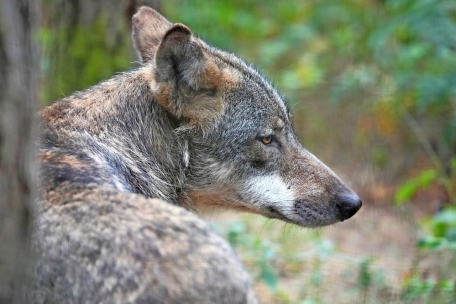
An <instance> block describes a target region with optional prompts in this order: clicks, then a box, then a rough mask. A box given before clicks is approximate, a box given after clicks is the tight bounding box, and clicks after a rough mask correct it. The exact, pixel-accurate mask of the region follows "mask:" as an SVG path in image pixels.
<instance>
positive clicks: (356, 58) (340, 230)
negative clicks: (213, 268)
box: [34, 0, 456, 304]
mask: <svg viewBox="0 0 456 304" xmlns="http://www.w3.org/2000/svg"><path fill="white" fill-rule="evenodd" d="M142 4H147V5H150V6H152V7H154V8H155V9H157V10H158V11H160V12H161V13H162V14H163V15H165V16H166V17H167V18H168V19H169V20H171V21H174V22H181V23H185V24H186V25H188V26H189V27H190V28H191V29H192V30H193V32H194V33H196V34H197V35H199V36H200V37H202V38H203V39H205V40H206V41H207V42H208V43H210V44H211V45H214V46H216V47H219V48H221V49H224V50H228V51H230V52H233V53H235V54H237V55H239V56H240V57H241V58H243V59H245V60H246V61H247V62H250V63H253V64H254V66H256V67H257V68H258V69H259V70H260V71H261V72H262V73H263V74H264V75H265V76H266V77H267V78H269V79H271V80H272V81H273V83H274V84H275V86H276V87H277V89H278V90H280V91H281V92H282V93H284V94H285V95H286V96H287V99H288V100H289V102H290V104H291V106H292V109H293V111H294V117H295V127H296V131H297V132H298V135H299V137H300V139H301V142H302V144H303V145H304V147H306V148H307V149H308V150H309V151H311V152H312V153H313V154H315V155H316V156H317V157H318V158H320V159H321V160H322V161H323V162H325V163H326V164H327V165H328V166H329V167H331V168H332V169H333V170H334V171H335V172H336V173H337V174H338V175H339V176H340V177H341V178H342V179H343V180H344V181H345V182H346V183H347V184H349V185H350V186H351V187H352V188H353V189H354V190H355V191H356V192H357V193H358V194H359V195H360V196H361V198H362V199H363V203H364V205H363V208H362V209H361V211H360V212H359V213H357V214H356V215H355V216H354V218H352V219H350V220H348V221H346V222H344V223H339V224H336V225H334V226H332V227H328V228H322V229H313V230H310V229H303V228H299V227H295V226H292V225H285V224H284V223H282V222H280V221H275V220H266V219H265V218H263V217H261V216H255V215H248V214H232V215H231V214H230V215H228V216H227V215H224V216H223V217H220V218H217V217H214V218H213V219H212V222H213V225H214V229H216V230H217V231H219V233H220V234H222V235H223V236H224V237H225V238H227V239H228V240H229V241H230V243H231V244H232V245H233V246H234V248H235V249H236V251H237V252H238V254H239V256H240V258H241V259H242V260H243V262H244V263H245V265H246V267H247V268H248V270H249V272H250V273H251V274H252V276H253V278H254V280H255V282H256V289H257V293H258V296H259V298H260V300H261V302H262V303H301V304H304V303H306V304H311V303H455V302H456V255H455V253H456V205H455V204H456V189H455V186H456V1H454V0H435V1H434V0H339V1H333V0H287V1H270V0H262V1H260V0H250V1H247V0H237V1H232V0H217V1H207V0H204V1H203V0H193V1H183V0H166V1H160V0H156V1H153V0H151V1H134V0H116V1H112V0H102V1H91V0H75V1H62V0H44V1H43V5H42V9H41V18H42V19H41V20H42V21H41V26H40V27H39V28H38V29H36V32H35V33H34V37H35V39H37V41H38V42H39V43H40V45H41V53H42V54H41V57H40V59H39V71H40V73H41V88H40V97H41V98H40V100H41V102H42V106H45V105H47V104H49V103H51V102H52V101H55V100H57V99H59V98H61V97H63V96H66V95H68V94H70V93H71V92H73V91H75V90H81V89H84V88H87V87H88V86H90V85H93V84H95V83H97V82H99V81H101V80H103V79H107V78H109V77H111V76H112V75H114V74H115V73H118V72H121V71H125V70H128V69H132V68H134V67H136V66H138V63H137V58H136V57H135V53H134V49H133V48H132V43H131V38H130V31H131V28H130V19H131V16H132V14H134V13H135V11H136V8H137V7H138V6H139V5H142Z"/></svg>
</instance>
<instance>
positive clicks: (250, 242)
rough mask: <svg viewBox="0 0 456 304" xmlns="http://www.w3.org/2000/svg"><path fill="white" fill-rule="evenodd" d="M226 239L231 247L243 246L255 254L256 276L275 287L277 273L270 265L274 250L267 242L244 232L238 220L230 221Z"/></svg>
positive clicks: (243, 226) (243, 227) (242, 225)
mask: <svg viewBox="0 0 456 304" xmlns="http://www.w3.org/2000/svg"><path fill="white" fill-rule="evenodd" d="M226 234H227V239H228V241H229V242H230V244H231V245H232V246H233V247H238V246H243V247H244V248H247V250H248V251H249V252H250V253H251V254H253V255H254V256H255V263H256V265H257V267H258V270H259V274H258V278H259V279H261V280H262V281H263V282H265V283H266V284H267V285H268V286H269V287H271V288H272V289H274V290H275V289H277V275H276V273H275V271H274V269H273V268H272V267H271V262H272V261H273V260H274V258H275V251H274V249H273V248H272V247H271V245H270V244H268V243H267V242H265V241H263V240H261V239H259V238H256V237H254V236H253V235H249V234H247V233H246V227H245V225H244V224H243V223H242V222H240V221H234V222H232V223H231V225H230V227H229V230H228V232H227V233H226Z"/></svg>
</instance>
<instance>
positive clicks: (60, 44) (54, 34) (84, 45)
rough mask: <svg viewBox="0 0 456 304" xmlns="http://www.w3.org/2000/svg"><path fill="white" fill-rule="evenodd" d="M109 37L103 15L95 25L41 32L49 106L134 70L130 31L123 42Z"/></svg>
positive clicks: (43, 98) (44, 93) (43, 66)
mask: <svg viewBox="0 0 456 304" xmlns="http://www.w3.org/2000/svg"><path fill="white" fill-rule="evenodd" d="M88 33H90V35H89V34H88ZM109 34H110V32H109V25H108V23H107V18H105V17H104V16H103V15H100V16H99V17H98V18H97V19H96V21H95V22H94V23H93V24H85V25H74V26H71V27H62V28H56V29H49V28H42V29H41V32H40V38H41V42H42V45H43V58H42V63H41V66H42V70H43V74H44V78H45V82H46V83H47V84H48V85H46V86H45V87H44V88H43V91H42V93H43V96H42V100H43V101H44V102H45V103H49V102H51V101H54V100H56V99H59V98H62V97H64V96H65V95H67V94H70V93H72V92H74V91H76V90H82V89H85V88H87V87H89V86H91V85H94V84H96V83H98V82H100V81H102V80H105V79H108V78H110V77H112V76H113V75H114V74H115V73H116V72H121V71H125V70H126V69H128V68H129V67H131V57H132V56H131V52H130V49H131V46H130V45H131V42H130V39H129V33H128V32H127V28H125V33H124V35H123V36H124V37H123V39H117V38H116V37H111V36H110V35H109Z"/></svg>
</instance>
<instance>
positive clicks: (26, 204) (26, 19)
mask: <svg viewBox="0 0 456 304" xmlns="http://www.w3.org/2000/svg"><path fill="white" fill-rule="evenodd" d="M0 7H1V10H0V303H22V302H24V294H25V288H24V285H25V283H24V282H25V281H26V272H27V266H28V265H29V262H30V256H29V246H28V245H29V239H30V232H31V228H32V214H33V210H34V204H35V198H36V165H35V148H34V142H35V140H36V136H35V135H36V132H37V128H36V124H35V122H36V120H35V116H36V114H35V112H36V110H37V105H38V75H39V72H38V66H37V64H38V58H39V57H38V48H37V46H36V44H35V42H36V36H34V34H35V33H34V32H33V30H34V29H37V25H38V22H39V15H40V1H39V0H0Z"/></svg>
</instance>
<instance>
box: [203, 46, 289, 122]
mask: <svg viewBox="0 0 456 304" xmlns="http://www.w3.org/2000/svg"><path fill="white" fill-rule="evenodd" d="M210 53H211V55H213V56H214V57H216V58H217V59H218V60H219V61H220V62H221V63H222V64H223V65H226V66H227V67H228V68H229V69H230V70H231V71H232V73H235V74H237V76H238V77H237V78H238V79H241V81H246V82H248V83H250V84H251V85H252V87H251V89H252V92H253V91H257V92H258V94H259V95H260V96H263V97H264V98H265V99H267V101H268V102H272V103H274V104H275V106H273V108H276V109H277V110H278V112H279V113H280V115H279V116H282V117H283V119H285V120H286V121H289V120H290V118H289V112H290V109H289V106H288V104H287V102H286V101H285V100H284V99H283V98H282V96H281V95H280V94H279V93H278V92H277V90H276V89H275V88H274V87H273V85H272V84H271V83H270V82H269V81H268V80H267V79H266V78H265V77H264V76H262V75H261V74H260V73H259V72H258V71H257V70H256V69H255V68H254V67H253V66H252V65H249V64H247V63H245V62H244V61H243V60H241V59H240V58H239V57H237V56H235V55H233V54H231V53H228V52H224V51H221V50H218V49H214V48H211V52H210ZM253 87H256V89H254V88H253Z"/></svg>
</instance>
